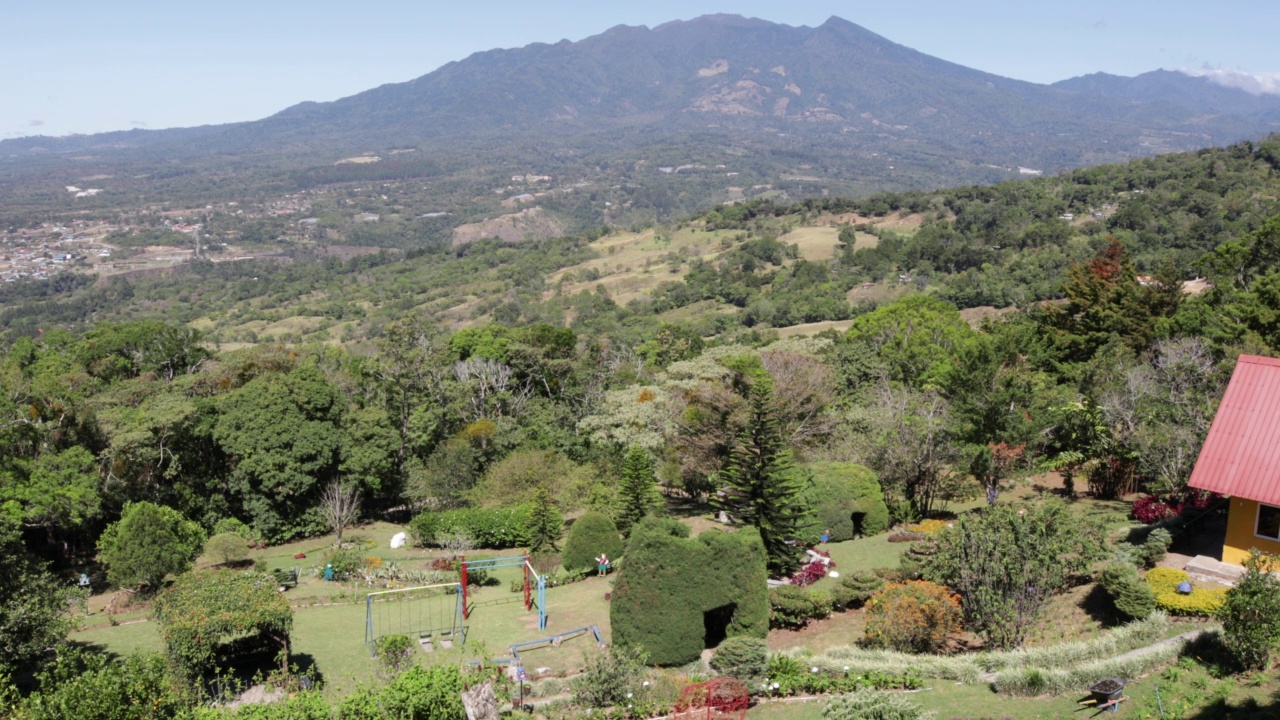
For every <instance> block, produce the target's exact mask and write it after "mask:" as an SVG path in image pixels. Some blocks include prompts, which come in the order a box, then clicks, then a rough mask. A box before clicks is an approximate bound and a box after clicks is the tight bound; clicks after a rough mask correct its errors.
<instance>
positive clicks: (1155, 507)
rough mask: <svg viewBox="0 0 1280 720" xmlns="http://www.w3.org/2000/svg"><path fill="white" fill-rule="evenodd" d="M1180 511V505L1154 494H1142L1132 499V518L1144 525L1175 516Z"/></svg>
mask: <svg viewBox="0 0 1280 720" xmlns="http://www.w3.org/2000/svg"><path fill="white" fill-rule="evenodd" d="M1181 513H1182V505H1180V504H1178V503H1175V502H1166V501H1165V500H1162V499H1161V498H1159V497H1158V496H1156V495H1143V496H1142V497H1140V498H1138V499H1137V500H1135V501H1133V519H1134V520H1137V521H1138V522H1140V523H1143V524H1144V525H1152V524H1154V523H1158V522H1161V521H1163V520H1168V519H1170V518H1173V517H1177V516H1178V515H1179V514H1181Z"/></svg>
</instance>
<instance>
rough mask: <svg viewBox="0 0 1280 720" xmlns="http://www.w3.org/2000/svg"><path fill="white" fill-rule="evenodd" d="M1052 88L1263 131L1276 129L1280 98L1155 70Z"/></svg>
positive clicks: (1088, 78)
mask: <svg viewBox="0 0 1280 720" xmlns="http://www.w3.org/2000/svg"><path fill="white" fill-rule="evenodd" d="M1052 87H1055V88H1058V89H1061V90H1069V91H1071V92H1077V93H1081V94H1084V95H1093V96H1101V97H1109V98H1120V99H1125V100H1136V101H1141V102H1150V103H1166V104H1168V105H1172V106H1176V107H1181V108H1184V109H1187V110H1191V111H1193V112H1197V113H1208V114H1214V115H1228V116H1233V117H1236V118H1240V119H1242V120H1245V121H1247V122H1249V123H1257V124H1260V125H1262V126H1264V127H1270V128H1275V127H1277V126H1280V96H1278V95H1268V94H1254V93H1250V92H1246V91H1244V90H1240V89H1238V88H1233V87H1228V86H1226V85H1221V84H1219V83H1216V82H1214V81H1213V80H1211V79H1210V78H1208V77H1204V76H1195V75H1188V74H1187V73H1183V72H1177V71H1172V70H1155V71H1152V72H1148V73H1143V74H1141V75H1138V76H1136V77H1122V76H1119V75H1110V74H1108V73H1093V74H1091V75H1082V76H1080V77H1074V78H1071V79H1069V80H1062V81H1060V82H1056V83H1054V84H1053V85H1052Z"/></svg>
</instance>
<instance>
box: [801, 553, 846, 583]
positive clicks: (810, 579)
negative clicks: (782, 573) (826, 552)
mask: <svg viewBox="0 0 1280 720" xmlns="http://www.w3.org/2000/svg"><path fill="white" fill-rule="evenodd" d="M828 557H830V556H828ZM835 566H836V564H835V563H833V562H830V561H828V562H823V561H821V560H814V561H813V562H811V563H809V564H808V565H805V566H804V567H802V568H800V572H798V573H796V574H795V575H792V576H791V584H792V585H796V586H798V587H806V586H808V585H812V584H814V583H816V582H818V581H819V580H821V579H822V578H824V577H826V576H827V572H828V571H829V570H830V569H831V568H834V567H835Z"/></svg>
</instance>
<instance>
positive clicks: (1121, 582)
mask: <svg viewBox="0 0 1280 720" xmlns="http://www.w3.org/2000/svg"><path fill="white" fill-rule="evenodd" d="M1099 580H1100V584H1101V585H1102V588H1103V589H1104V590H1106V591H1107V594H1108V595H1110V596H1111V600H1112V602H1114V603H1115V606H1116V609H1117V610H1119V611H1120V612H1122V613H1124V614H1125V615H1128V616H1129V617H1132V618H1137V619H1139V620H1141V619H1142V618H1145V617H1146V616H1148V615H1150V614H1151V611H1152V610H1155V609H1156V595H1155V593H1154V592H1153V591H1152V590H1151V586H1150V585H1148V584H1147V583H1145V582H1143V581H1142V578H1140V577H1138V569H1137V568H1135V567H1134V566H1133V565H1130V564H1129V563H1120V562H1113V563H1111V564H1109V565H1107V567H1106V568H1105V569H1104V570H1103V571H1102V576H1101V577H1100V578H1099Z"/></svg>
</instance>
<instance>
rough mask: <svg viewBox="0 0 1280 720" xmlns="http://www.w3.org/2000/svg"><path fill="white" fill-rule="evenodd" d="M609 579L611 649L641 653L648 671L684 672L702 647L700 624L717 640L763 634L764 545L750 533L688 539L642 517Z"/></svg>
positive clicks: (678, 527) (677, 528)
mask: <svg viewBox="0 0 1280 720" xmlns="http://www.w3.org/2000/svg"><path fill="white" fill-rule="evenodd" d="M624 552H625V554H626V560H625V561H624V562H623V563H622V565H621V567H620V568H619V569H618V573H617V575H616V576H615V577H616V579H615V581H614V590H613V600H612V602H611V603H610V605H609V619H610V622H611V625H612V628H613V641H614V643H615V644H616V645H617V646H619V647H623V648H643V649H644V651H645V652H647V653H648V657H649V661H650V662H652V663H653V664H656V665H684V664H686V663H689V662H692V661H694V660H696V659H698V655H699V654H700V653H701V652H702V650H703V648H704V637H705V636H706V633H707V626H708V621H713V622H716V623H723V632H724V634H725V637H734V636H738V635H745V636H750V637H764V636H765V635H766V634H767V633H768V631H769V593H768V584H767V581H768V575H767V574H766V571H765V551H764V544H763V542H762V541H761V540H760V535H759V533H757V532H756V531H755V530H753V529H751V528H740V529H739V530H737V531H736V532H733V533H726V532H721V531H718V530H708V531H707V532H704V533H702V534H701V535H699V536H698V537H697V539H690V538H689V528H688V527H686V526H685V525H682V524H681V523H679V522H677V521H674V520H664V519H660V518H654V517H652V516H651V517H647V518H645V519H644V520H641V521H640V523H639V524H638V525H636V526H635V528H634V529H633V530H632V532H631V537H630V538H628V540H627V543H626V549H625V551H624Z"/></svg>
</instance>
